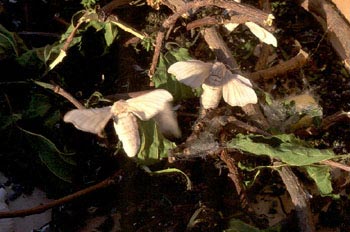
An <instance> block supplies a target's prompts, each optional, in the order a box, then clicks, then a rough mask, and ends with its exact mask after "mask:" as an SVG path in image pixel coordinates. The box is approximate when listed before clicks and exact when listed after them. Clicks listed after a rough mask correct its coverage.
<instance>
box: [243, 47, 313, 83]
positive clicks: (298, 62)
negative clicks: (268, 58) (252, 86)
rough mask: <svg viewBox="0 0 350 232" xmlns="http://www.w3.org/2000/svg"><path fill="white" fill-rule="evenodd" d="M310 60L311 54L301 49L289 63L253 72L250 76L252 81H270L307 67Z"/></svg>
mask: <svg viewBox="0 0 350 232" xmlns="http://www.w3.org/2000/svg"><path fill="white" fill-rule="evenodd" d="M308 58H309V54H308V53H307V52H305V51H304V50H302V49H300V51H299V53H298V54H297V55H296V56H294V57H293V58H291V59H290V60H288V61H285V62H282V63H280V64H277V65H275V66H273V67H271V68H268V69H264V70H260V71H257V72H253V73H251V74H250V75H249V78H250V79H251V80H252V81H259V80H269V79H272V78H274V77H275V76H278V75H281V74H284V73H286V72H290V71H292V70H295V69H299V68H301V67H302V66H304V65H305V63H306V62H307V60H308Z"/></svg>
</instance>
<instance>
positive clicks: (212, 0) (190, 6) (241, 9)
mask: <svg viewBox="0 0 350 232" xmlns="http://www.w3.org/2000/svg"><path fill="white" fill-rule="evenodd" d="M204 6H217V7H220V8H224V9H227V10H232V11H235V12H237V14H242V15H250V16H251V19H252V21H253V22H259V23H260V24H261V22H264V21H265V20H266V19H268V14H267V13H265V12H263V11H261V10H258V9H256V8H254V7H251V6H249V5H245V4H239V3H236V2H234V1H224V0H202V1H198V0H197V1H193V2H189V3H186V4H184V5H183V6H182V7H180V8H179V9H178V10H177V12H175V13H174V14H172V15H170V16H169V17H168V18H167V19H166V20H164V22H163V25H162V27H161V28H160V30H159V32H158V35H157V38H156V46H155V49H154V53H153V58H152V63H151V66H150V69H149V73H148V75H149V76H150V77H152V76H153V74H154V72H155V69H156V66H157V63H158V59H159V55H160V49H161V47H162V44H163V40H164V37H165V31H166V30H167V29H169V28H171V27H172V26H173V25H174V24H175V23H176V21H177V20H178V18H180V17H181V16H182V15H184V14H185V13H187V12H189V11H196V10H198V9H199V8H201V7H204ZM266 27H268V25H266Z"/></svg>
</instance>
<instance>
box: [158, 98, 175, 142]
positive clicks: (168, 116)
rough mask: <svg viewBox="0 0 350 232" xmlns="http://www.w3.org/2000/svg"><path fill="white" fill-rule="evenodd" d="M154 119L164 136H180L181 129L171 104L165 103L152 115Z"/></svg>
mask: <svg viewBox="0 0 350 232" xmlns="http://www.w3.org/2000/svg"><path fill="white" fill-rule="evenodd" d="M154 120H155V121H156V123H157V125H158V127H159V129H160V131H161V132H162V134H163V135H164V136H165V137H167V138H170V139H173V138H179V137H181V131H180V128H179V125H178V123H177V119H176V115H175V112H174V111H173V109H172V107H171V104H169V103H166V104H165V105H164V108H163V110H162V111H160V112H159V113H158V114H157V115H156V116H155V117H154Z"/></svg>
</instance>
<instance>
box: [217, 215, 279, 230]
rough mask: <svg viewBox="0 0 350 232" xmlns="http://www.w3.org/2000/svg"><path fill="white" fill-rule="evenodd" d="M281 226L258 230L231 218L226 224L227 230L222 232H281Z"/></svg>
mask: <svg viewBox="0 0 350 232" xmlns="http://www.w3.org/2000/svg"><path fill="white" fill-rule="evenodd" d="M280 227H281V226H279V225H276V226H273V227H270V228H267V229H264V230H260V229H258V228H256V227H254V226H252V225H249V224H247V223H245V222H243V221H241V220H239V219H236V218H232V219H230V221H229V222H228V225H227V228H226V229H225V230H223V232H242V231H244V232H278V231H281V228H280Z"/></svg>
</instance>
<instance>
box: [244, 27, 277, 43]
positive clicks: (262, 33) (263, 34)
mask: <svg viewBox="0 0 350 232" xmlns="http://www.w3.org/2000/svg"><path fill="white" fill-rule="evenodd" d="M245 25H246V26H247V27H248V28H249V30H250V31H251V32H252V33H253V34H254V35H255V36H256V37H258V38H259V39H260V40H261V41H262V42H264V43H266V44H271V45H272V46H274V47H277V39H276V37H275V36H274V35H272V34H271V33H270V32H268V31H267V30H265V29H264V28H262V27H260V26H259V25H258V24H256V23H253V22H246V23H245Z"/></svg>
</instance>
